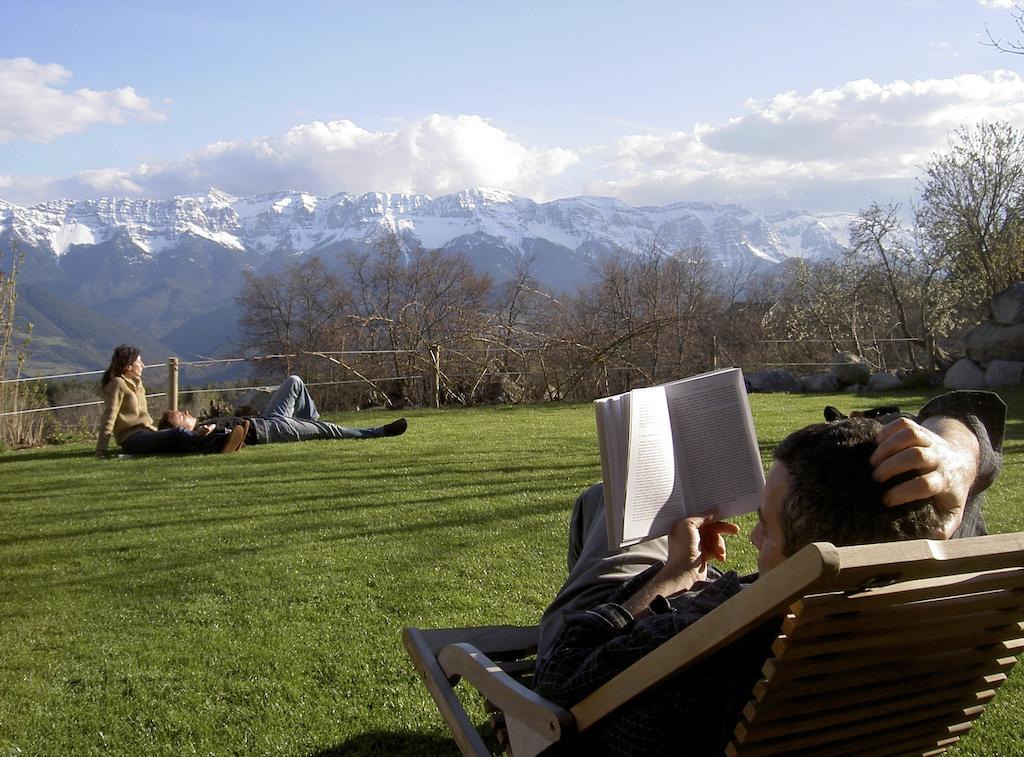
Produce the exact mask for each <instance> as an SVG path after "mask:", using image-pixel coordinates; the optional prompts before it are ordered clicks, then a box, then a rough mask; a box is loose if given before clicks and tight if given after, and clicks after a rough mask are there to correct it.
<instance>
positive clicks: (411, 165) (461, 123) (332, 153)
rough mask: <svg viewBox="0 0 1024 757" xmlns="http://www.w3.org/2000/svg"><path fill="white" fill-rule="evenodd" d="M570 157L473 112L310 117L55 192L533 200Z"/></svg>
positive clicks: (70, 183) (79, 179) (87, 178)
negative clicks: (386, 124) (369, 126)
mask: <svg viewBox="0 0 1024 757" xmlns="http://www.w3.org/2000/svg"><path fill="white" fill-rule="evenodd" d="M578 160H579V157H578V155H577V154H576V153H575V152H573V151H572V150H566V149H562V148H554V149H545V148H529V147H526V146H524V145H523V144H521V143H519V142H517V141H516V140H515V139H513V138H512V137H510V136H509V135H508V134H506V133H505V132H504V131H502V130H501V129H498V128H497V127H495V126H493V125H491V124H490V123H488V122H487V121H486V120H484V119H483V118H480V117H479V116H441V115H432V116H429V117H427V118H425V119H423V120H422V121H418V122H415V123H411V124H407V125H405V126H402V127H400V128H398V129H396V130H394V131H368V130H366V129H362V128H360V127H359V126H357V125H356V124H354V123H352V122H351V121H330V122H326V123H325V122H322V121H315V122H313V123H309V124H303V125H301V126H296V127H294V128H292V129H290V130H289V131H288V132H287V133H286V134H284V135H283V136H277V137H264V138H259V139H255V140H251V141H244V142H217V143H214V144H210V145H207V146H205V147H203V148H201V149H199V150H196V151H194V152H191V153H189V154H187V155H185V156H183V157H182V158H181V159H179V160H176V161H173V162H168V163H157V164H144V165H140V166H138V167H136V168H134V169H132V170H129V171H117V170H103V171H91V172H87V173H81V174H78V175H76V176H75V177H72V178H71V179H69V180H64V181H61V182H59V186H60V187H61V188H62V189H63V190H64V191H65V192H66V193H70V194H80V193H81V192H82V190H88V188H91V192H89V194H93V195H95V194H97V193H105V192H115V193H119V194H127V195H143V196H157V197H159V196H169V195H173V194H181V193H191V192H202V191H205V190H207V189H209V188H210V187H218V188H220V189H223V190H225V191H228V192H232V193H235V194H241V195H244V194H252V193H255V192H263V191H268V190H276V189H291V188H295V189H303V190H306V191H311V192H315V193H319V194H335V193H337V192H339V191H347V192H354V193H362V192H370V191H389V192H421V193H425V194H432V195H438V194H445V193H448V192H454V191H457V190H460V189H464V188H466V187H472V186H488V187H501V188H503V189H507V190H509V191H512V192H516V193H520V194H525V195H530V196H542V195H543V193H544V187H545V182H546V181H547V180H548V179H549V178H551V177H552V176H554V175H557V174H559V173H561V172H563V171H564V170H565V169H566V168H567V167H568V166H570V165H572V164H573V163H575V162H577V161H578Z"/></svg>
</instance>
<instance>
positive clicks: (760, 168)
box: [588, 71, 1024, 207]
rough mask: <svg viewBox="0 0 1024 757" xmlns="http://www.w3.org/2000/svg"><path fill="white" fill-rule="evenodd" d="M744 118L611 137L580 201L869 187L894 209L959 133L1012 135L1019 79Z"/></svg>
mask: <svg viewBox="0 0 1024 757" xmlns="http://www.w3.org/2000/svg"><path fill="white" fill-rule="evenodd" d="M747 108H748V110H749V111H750V112H749V113H748V114H747V115H743V116H738V117H736V118H732V119H730V120H729V121H727V122H726V123H723V124H719V125H697V126H696V127H695V128H694V129H693V130H692V131H691V132H675V133H672V134H668V135H661V136H653V135H634V136H629V137H624V138H622V139H621V140H619V142H618V144H617V146H616V148H615V150H614V154H613V156H612V158H611V159H610V160H609V161H608V162H607V163H606V164H605V165H604V166H602V167H601V168H600V169H599V170H597V171H595V172H594V173H593V175H592V176H591V180H590V182H589V184H588V191H589V192H595V193H598V194H613V195H615V196H618V197H621V198H622V199H625V200H627V201H631V202H640V203H659V202H672V201H678V200H682V199H718V200H734V201H738V202H755V203H764V202H765V201H772V200H773V199H775V200H777V201H779V202H786V201H794V200H796V199H797V198H800V197H806V199H807V200H808V201H810V202H814V203H816V204H823V203H829V202H830V200H831V198H832V197H835V198H836V200H837V201H838V200H839V199H840V198H844V199H846V198H849V197H850V196H851V193H852V194H853V195H855V194H856V192H857V191H860V192H862V193H863V192H864V191H867V190H869V189H870V191H871V192H872V193H877V192H882V191H887V192H892V191H893V190H894V189H896V190H897V191H900V192H902V193H904V196H900V197H897V199H906V197H905V194H906V193H908V192H911V191H912V190H913V184H914V181H913V180H914V177H915V176H916V175H917V173H918V170H919V167H920V166H921V164H923V163H924V162H925V161H927V160H928V158H929V157H930V156H931V155H932V154H933V153H934V152H935V151H936V150H940V149H942V148H943V146H944V145H945V143H946V139H947V137H948V135H949V133H950V132H951V131H953V130H955V129H956V128H957V127H959V126H960V125H962V124H965V123H976V122H978V121H984V120H989V121H995V120H1008V121H1010V122H1012V123H1014V124H1016V125H1018V126H1019V127H1022V128H1024V78H1022V77H1021V76H1020V75H1019V74H1017V73H1014V72H1010V71H996V72H993V73H991V74H988V75H985V76H982V75H977V74H965V75H962V76H958V77H954V78H951V79H933V80H926V81H917V82H905V81H896V82H891V83H889V84H884V85H883V84H877V83H875V82H873V81H870V80H866V79H865V80H859V81H852V82H848V83H847V84H844V85H842V86H841V87H837V88H835V89H829V90H825V89H819V90H815V91H813V92H811V93H810V94H806V95H800V94H797V93H795V92H784V93H781V94H779V95H776V96H775V97H772V98H770V99H768V100H765V101H749V102H748V103H747ZM858 187H859V188H860V189H859V190H858V189H857V188H858ZM876 196H877V197H878V199H888V195H885V196H878V195H876ZM868 197H869V196H868V195H864V196H863V197H862V199H861V200H860V201H859V202H864V200H866V199H868ZM847 201H848V200H847ZM837 207H838V206H837Z"/></svg>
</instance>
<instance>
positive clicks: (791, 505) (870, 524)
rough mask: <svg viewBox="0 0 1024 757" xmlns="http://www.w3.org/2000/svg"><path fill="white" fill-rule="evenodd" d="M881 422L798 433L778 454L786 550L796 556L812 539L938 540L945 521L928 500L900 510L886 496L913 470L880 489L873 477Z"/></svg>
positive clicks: (841, 423)
mask: <svg viewBox="0 0 1024 757" xmlns="http://www.w3.org/2000/svg"><path fill="white" fill-rule="evenodd" d="M881 428H882V424H880V423H879V422H878V421H874V420H869V419H867V418H847V419H843V420H838V421H833V422H832V423H817V424H814V425H812V426H807V427H806V428H802V429H800V430H799V431H795V432H793V433H792V434H790V435H789V436H788V437H786V438H785V439H783V440H782V442H781V443H780V444H779V446H778V447H776V449H775V459H776V460H778V461H779V462H780V463H782V464H783V465H785V466H786V469H787V471H788V473H789V489H788V491H787V492H786V495H785V498H784V500H783V508H782V519H781V520H782V537H783V545H782V551H783V553H784V554H786V555H792V554H793V553H794V552H796V551H797V550H799V549H800V548H801V547H803V546H804V545H805V544H810V543H811V542H812V541H830V542H832V543H833V544H834V545H836V546H837V547H842V546H846V545H849V544H871V543H875V542H886V541H900V540H903V539H920V538H925V537H933V536H934V535H935V534H936V533H937V532H939V531H940V530H941V526H942V521H941V519H940V518H939V515H938V512H937V511H936V509H935V504H934V502H933V501H932V500H930V499H925V500H918V501H916V502H909V503H907V504H905V505H899V506H896V507H886V506H885V505H884V504H882V495H883V494H885V492H886V491H887V490H889V489H890V488H892V487H893V486H895V485H896V484H898V483H900V482H902V481H906V480H908V479H910V478H913V477H914V476H915V475H917V474H916V473H915V472H914V471H908V472H907V473H904V474H901V475H899V476H895V477H894V478H892V479H890V480H889V481H886V482H885V483H884V484H880V483H878V482H877V481H875V480H874V478H873V477H872V470H873V469H872V467H871V463H870V462H868V460H869V458H870V457H871V453H872V452H874V451H875V446H876V445H875V436H876V435H877V434H878V431H879V430H880V429H881Z"/></svg>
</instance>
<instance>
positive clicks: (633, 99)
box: [0, 0, 1024, 210]
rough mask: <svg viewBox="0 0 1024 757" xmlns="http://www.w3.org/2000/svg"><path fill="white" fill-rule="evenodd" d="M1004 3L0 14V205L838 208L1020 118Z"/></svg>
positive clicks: (25, 8) (894, 187) (97, 9)
mask: <svg viewBox="0 0 1024 757" xmlns="http://www.w3.org/2000/svg"><path fill="white" fill-rule="evenodd" d="M1013 8H1014V6H1013V4H1012V3H1011V2H1008V0H944V1H940V0H905V1H902V2H901V1H900V0H888V1H883V0H860V1H859V2H856V3H853V2H831V1H829V0H817V1H815V2H810V1H808V2H797V1H796V0H794V1H793V2H767V1H765V2H730V1H729V0H721V1H719V2H715V3H708V2H682V1H680V0H677V1H675V2H660V1H657V0H646V1H645V2H642V3H625V2H602V1H600V0H592V1H591V2H583V1H579V2H554V1H553V0H548V2H531V1H530V0H520V1H519V2H516V3H501V4H499V3H489V2H481V3H474V4H470V3H465V2H422V1H421V2H418V3H412V2H392V3H390V4H383V3H369V2H358V3H357V2H307V3H302V4H270V3H260V2H253V1H252V0H250V2H248V3H243V2H235V1H233V0H229V1H220V2H213V3H211V2H188V1H182V2H177V3H173V4H171V3H138V2H133V3H122V2H105V1H104V0H94V1H93V2H89V3H83V2H46V0H39V1H38V2H34V3H27V2H22V1H21V0H0V12H2V15H0V18H2V19H3V24H2V26H0V199H4V200H7V201H10V202H13V203H16V204H21V205H28V204H32V203H35V202H40V201H43V200H46V199H52V198H57V197H72V198H88V197H97V196H101V195H118V196H138V197H152V198H156V199H163V198H166V197H170V196H173V195H175V194H198V193H202V192H205V191H206V190H207V189H208V188H210V187H218V188H221V189H224V190H226V191H228V192H231V193H234V194H239V195H245V194H254V193H260V192H267V191H273V190H279V189H302V190H306V191H310V192H312V193H314V194H320V195H330V194H334V193H336V192H342V191H347V192H355V193H362V192H368V191H390V192H400V191H406V192H423V193H426V194H430V195H434V196H436V195H439V194H444V193H446V192H451V191H458V190H460V189H464V188H467V187H470V186H489V187H494V188H497V189H503V190H507V191H511V192H515V193H517V194H522V195H526V196H529V197H533V198H534V199H538V200H548V199H553V198H556V197H564V196H571V195H577V194H598V195H608V196H614V197H618V198H620V199H622V200H624V201H626V202H629V203H632V204H667V203H670V202H676V201H683V200H687V201H693V200H708V201H716V202H722V201H730V202H741V203H744V204H748V205H752V206H755V207H760V208H764V209H775V208H786V207H801V208H809V209H812V210H856V209H857V208H859V207H863V205H865V204H866V203H867V202H868V201H870V200H871V199H877V200H881V201H886V200H889V199H897V200H901V201H905V200H908V199H910V197H911V196H912V194H913V192H914V178H915V176H916V175H917V174H918V173H919V167H920V165H921V164H922V163H923V162H924V161H925V160H927V159H928V157H929V156H930V155H931V154H932V153H934V151H935V150H937V149H941V148H942V147H943V145H944V144H945V140H946V139H947V136H948V134H949V133H950V131H952V130H953V129H955V128H957V127H958V126H959V125H961V124H965V123H972V122H974V121H977V120H985V119H988V120H995V119H1002V120H1009V121H1011V122H1013V123H1015V124H1017V125H1018V126H1024V56H1015V55H1007V54H1001V53H999V52H998V51H996V50H993V49H992V48H991V47H986V46H985V45H983V44H982V42H983V41H985V40H986V39H987V37H986V27H987V28H988V29H989V30H991V32H992V33H993V34H994V35H996V36H1009V37H1016V36H1018V33H1017V29H1016V26H1015V21H1014V17H1013Z"/></svg>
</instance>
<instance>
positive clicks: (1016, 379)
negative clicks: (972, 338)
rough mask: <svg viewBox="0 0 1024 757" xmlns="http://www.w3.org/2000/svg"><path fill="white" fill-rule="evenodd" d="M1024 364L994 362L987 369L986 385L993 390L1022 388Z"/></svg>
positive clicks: (1002, 361)
mask: <svg viewBox="0 0 1024 757" xmlns="http://www.w3.org/2000/svg"><path fill="white" fill-rule="evenodd" d="M1022 375H1024V363H1022V362H1018V361H1016V360H993V361H992V362H991V363H989V364H988V368H986V369H985V383H986V384H988V385H989V386H990V387H992V388H993V389H998V388H999V387H1002V386H1020V383H1021V376H1022Z"/></svg>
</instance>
